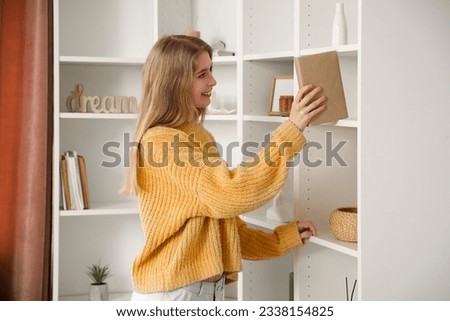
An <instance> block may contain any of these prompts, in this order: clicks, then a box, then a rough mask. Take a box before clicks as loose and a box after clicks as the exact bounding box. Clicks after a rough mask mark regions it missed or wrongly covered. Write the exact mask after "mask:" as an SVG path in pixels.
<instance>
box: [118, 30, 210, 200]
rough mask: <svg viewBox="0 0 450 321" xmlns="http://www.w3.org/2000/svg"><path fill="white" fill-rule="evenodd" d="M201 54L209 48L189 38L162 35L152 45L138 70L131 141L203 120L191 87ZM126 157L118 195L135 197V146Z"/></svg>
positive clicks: (205, 44)
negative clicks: (157, 130)
mask: <svg viewBox="0 0 450 321" xmlns="http://www.w3.org/2000/svg"><path fill="white" fill-rule="evenodd" d="M205 51H206V52H208V54H209V56H210V57H211V58H212V49H211V47H210V46H209V45H208V44H207V43H206V42H204V41H203V40H201V39H200V38H196V37H191V36H184V35H173V36H165V37H162V38H161V39H159V40H158V41H157V42H156V43H155V45H154V46H153V48H152V50H151V51H150V53H149V55H148V57H147V60H146V62H145V64H144V68H143V70H142V100H141V109H140V111H139V115H138V118H137V123H136V129H135V132H134V142H136V143H140V141H141V139H142V136H143V135H144V134H145V132H146V131H147V129H149V128H151V127H154V126H158V125H163V126H167V127H178V126H181V125H183V124H186V123H191V122H198V121H203V119H204V116H205V112H206V110H205V109H204V108H203V109H197V108H196V107H195V105H194V102H193V100H192V96H191V84H192V81H193V79H194V71H195V68H196V64H197V58H198V56H199V55H200V54H201V53H202V52H205ZM136 145H139V144H136ZM130 154H131V155H130V156H131V157H130V168H129V169H128V173H127V175H126V177H125V182H124V184H123V186H122V189H121V192H122V193H124V194H128V195H137V193H138V192H139V184H138V181H137V169H138V166H139V148H138V146H133V147H132V149H131V151H130Z"/></svg>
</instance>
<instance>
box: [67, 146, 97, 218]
mask: <svg viewBox="0 0 450 321" xmlns="http://www.w3.org/2000/svg"><path fill="white" fill-rule="evenodd" d="M61 197H62V204H63V209H64V210H82V209H87V208H90V200H89V190H88V181H87V173H86V162H85V160H84V157H83V156H81V155H78V154H77V152H76V151H67V152H65V153H64V155H61Z"/></svg>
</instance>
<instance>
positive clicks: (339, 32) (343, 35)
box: [331, 2, 347, 46]
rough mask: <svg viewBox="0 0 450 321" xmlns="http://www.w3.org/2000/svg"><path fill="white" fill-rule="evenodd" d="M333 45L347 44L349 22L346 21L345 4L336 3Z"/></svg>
mask: <svg viewBox="0 0 450 321" xmlns="http://www.w3.org/2000/svg"><path fill="white" fill-rule="evenodd" d="M331 44H332V46H343V45H346V44H347V22H346V21H345V13H344V4H343V3H341V2H340V3H336V10H335V13H334V19H333V30H332V40H331Z"/></svg>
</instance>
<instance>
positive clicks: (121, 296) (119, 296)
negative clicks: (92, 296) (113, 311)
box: [59, 292, 132, 301]
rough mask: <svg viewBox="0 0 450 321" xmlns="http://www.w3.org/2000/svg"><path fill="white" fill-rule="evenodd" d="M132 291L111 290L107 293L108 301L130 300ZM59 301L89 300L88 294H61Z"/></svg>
mask: <svg viewBox="0 0 450 321" xmlns="http://www.w3.org/2000/svg"><path fill="white" fill-rule="evenodd" d="M131 295H132V292H111V293H109V294H108V297H109V301H131ZM59 301H89V294H87V293H86V294H79V295H62V296H60V297H59Z"/></svg>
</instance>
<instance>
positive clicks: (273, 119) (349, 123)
mask: <svg viewBox="0 0 450 321" xmlns="http://www.w3.org/2000/svg"><path fill="white" fill-rule="evenodd" d="M285 120H288V117H283V116H258V115H244V121H253V122H264V123H282V122H284V121H285ZM319 126H332V127H352V128H358V127H359V122H358V120H356V119H351V118H348V119H341V120H339V121H337V122H334V123H326V124H321V125H319Z"/></svg>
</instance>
